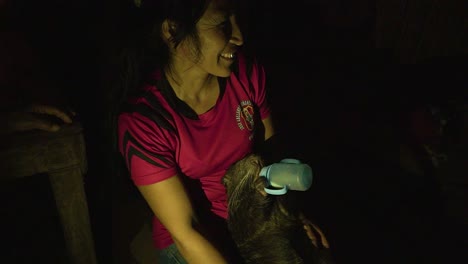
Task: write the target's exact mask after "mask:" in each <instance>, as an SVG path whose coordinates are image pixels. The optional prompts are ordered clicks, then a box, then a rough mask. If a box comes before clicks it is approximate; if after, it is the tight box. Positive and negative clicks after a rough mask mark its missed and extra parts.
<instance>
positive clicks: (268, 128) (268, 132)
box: [262, 115, 275, 141]
mask: <svg viewBox="0 0 468 264" xmlns="http://www.w3.org/2000/svg"><path fill="white" fill-rule="evenodd" d="M262 122H263V126H264V127H265V141H266V140H268V139H269V138H271V137H272V136H273V135H274V134H275V128H274V126H273V120H272V118H271V115H270V116H269V117H267V118H265V119H263V120H262Z"/></svg>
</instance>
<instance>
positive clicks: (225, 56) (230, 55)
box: [221, 53, 234, 59]
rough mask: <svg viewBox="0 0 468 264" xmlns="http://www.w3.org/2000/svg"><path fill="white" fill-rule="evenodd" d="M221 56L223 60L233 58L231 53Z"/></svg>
mask: <svg viewBox="0 0 468 264" xmlns="http://www.w3.org/2000/svg"><path fill="white" fill-rule="evenodd" d="M221 56H222V57H224V58H228V59H232V58H234V54H233V53H225V54H221Z"/></svg>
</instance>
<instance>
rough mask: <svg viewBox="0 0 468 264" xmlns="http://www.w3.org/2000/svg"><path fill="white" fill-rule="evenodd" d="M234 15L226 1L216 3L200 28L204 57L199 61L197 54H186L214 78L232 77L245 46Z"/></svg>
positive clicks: (201, 51)
mask: <svg viewBox="0 0 468 264" xmlns="http://www.w3.org/2000/svg"><path fill="white" fill-rule="evenodd" d="M230 11H231V10H230V8H229V6H227V1H226V0H212V1H211V3H210V4H209V6H208V8H207V10H206V11H205V13H204V14H203V16H202V17H201V18H200V20H199V21H198V23H197V25H196V28H197V32H198V36H199V41H200V57H199V58H198V60H197V58H196V56H195V55H194V54H193V53H190V52H188V53H186V54H189V55H188V56H187V59H188V60H189V61H191V62H192V63H194V66H195V67H197V68H199V69H200V70H202V71H204V72H206V73H208V74H212V75H214V76H219V77H228V76H229V75H230V74H231V65H232V63H233V62H234V59H235V56H236V51H237V49H238V48H239V47H240V46H241V45H242V44H243V38H242V33H241V31H240V29H239V26H238V25H237V22H236V19H235V16H234V15H233V14H232V13H231V12H230ZM187 43H190V41H189V42H187Z"/></svg>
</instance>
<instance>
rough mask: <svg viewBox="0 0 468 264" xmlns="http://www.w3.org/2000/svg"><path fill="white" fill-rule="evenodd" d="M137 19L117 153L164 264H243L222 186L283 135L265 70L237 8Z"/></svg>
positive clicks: (185, 8)
mask: <svg viewBox="0 0 468 264" xmlns="http://www.w3.org/2000/svg"><path fill="white" fill-rule="evenodd" d="M131 12H133V13H134V16H132V17H133V18H132V19H131V20H126V21H130V22H131V24H132V25H135V27H131V28H129V32H131V33H132V34H133V37H128V40H135V41H134V42H133V43H131V45H129V46H127V47H125V48H124V49H123V50H125V51H129V52H128V53H125V54H124V55H123V56H122V58H126V60H125V61H123V62H122V63H121V65H122V68H123V72H122V75H121V76H119V77H118V79H119V80H121V81H122V80H123V82H121V83H120V84H119V85H117V86H115V87H113V88H115V89H116V90H112V92H110V95H112V96H116V95H118V96H119V97H120V98H122V99H118V100H117V101H116V105H117V106H118V111H116V112H114V115H113V117H112V118H113V120H115V122H114V123H115V124H116V127H115V128H114V131H116V132H117V138H116V142H114V146H115V147H116V150H115V151H116V152H118V154H119V157H120V158H121V161H122V162H123V163H125V165H126V169H127V170H128V172H129V175H130V178H131V179H132V181H133V183H134V185H135V186H136V188H137V189H138V190H139V191H140V193H141V194H142V197H143V198H144V199H145V201H146V203H147V204H148V205H149V207H150V208H151V210H152V213H153V214H154V217H153V246H154V247H155V251H157V255H158V262H157V263H161V264H163V263H217V264H219V263H239V255H238V254H237V253H236V247H235V246H234V243H232V239H231V237H230V235H229V233H228V232H227V226H226V222H225V219H226V217H227V203H226V190H225V188H224V186H223V185H222V183H221V177H222V176H223V175H224V174H225V171H226V169H227V168H228V167H229V166H230V165H231V164H233V163H234V162H236V161H237V160H240V159H241V158H243V157H244V156H245V155H247V154H249V153H252V152H254V147H256V146H257V144H259V143H261V142H263V141H264V140H265V139H268V138H270V137H271V136H272V135H273V134H274V128H273V125H272V121H271V114H270V112H271V111H270V107H269V105H268V102H267V96H266V91H267V88H266V87H265V72H264V69H263V67H262V65H261V64H259V62H258V61H257V60H255V59H253V58H251V57H250V56H246V54H245V53H244V52H243V49H242V45H243V43H244V38H243V34H242V32H241V29H240V27H239V25H238V23H237V9H236V6H235V2H234V1H232V2H231V1H229V0H206V1H205V0H198V1H193V0H161V1H149V0H147V1H144V0H143V1H141V3H140V4H139V5H138V6H134V7H133V8H132V10H131ZM129 54H130V55H129ZM135 76H136V77H135ZM132 80H133V81H132ZM134 80H136V81H134ZM119 87H120V88H122V89H121V90H118V88H119ZM111 123H112V122H111Z"/></svg>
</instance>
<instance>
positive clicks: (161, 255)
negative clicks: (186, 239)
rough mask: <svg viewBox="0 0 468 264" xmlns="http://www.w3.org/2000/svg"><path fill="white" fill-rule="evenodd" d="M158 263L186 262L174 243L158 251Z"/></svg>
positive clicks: (173, 263) (185, 263) (177, 263)
mask: <svg viewBox="0 0 468 264" xmlns="http://www.w3.org/2000/svg"><path fill="white" fill-rule="evenodd" d="M157 263H158V264H187V261H185V259H184V258H183V257H182V255H181V254H180V252H179V250H178V249H177V247H176V245H175V244H172V245H170V246H168V247H166V248H165V249H161V250H159V251H158V262H157Z"/></svg>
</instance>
